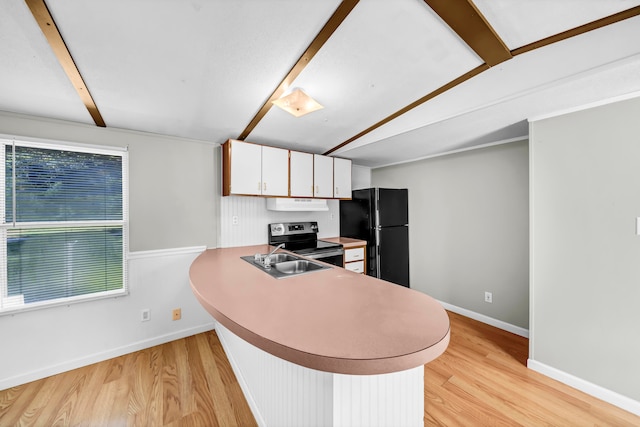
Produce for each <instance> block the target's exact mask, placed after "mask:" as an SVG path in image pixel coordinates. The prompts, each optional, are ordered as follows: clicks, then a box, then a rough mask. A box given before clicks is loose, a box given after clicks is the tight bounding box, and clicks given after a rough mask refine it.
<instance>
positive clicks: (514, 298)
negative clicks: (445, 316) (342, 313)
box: [372, 141, 529, 335]
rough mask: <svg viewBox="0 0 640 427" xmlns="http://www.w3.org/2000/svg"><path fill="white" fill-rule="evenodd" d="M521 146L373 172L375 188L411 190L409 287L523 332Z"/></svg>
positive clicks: (524, 189)
mask: <svg viewBox="0 0 640 427" xmlns="http://www.w3.org/2000/svg"><path fill="white" fill-rule="evenodd" d="M527 147H528V145H527V141H519V142H512V143H509V144H503V145H497V146H493V147H487V148H482V149H477V150H471V151H466V152H462V153H456V154H450V155H445V156H441V157H435V158H431V159H426V160H421V161H416V162H412V163H405V164H401V165H396V166H389V167H385V168H378V169H374V170H373V171H372V183H373V185H374V186H376V187H389V188H407V189H408V190H409V266H410V283H411V287H412V288H414V289H417V290H419V291H422V292H424V293H426V294H429V295H431V296H432V297H434V298H436V299H438V300H440V301H442V302H445V303H448V304H449V305H450V306H449V307H447V308H454V309H455V310H457V311H460V309H462V311H461V312H462V313H463V314H465V315H472V317H474V315H480V316H481V317H480V318H481V319H482V320H483V321H485V322H488V323H492V324H494V325H498V326H500V327H502V328H503V329H507V330H511V331H513V332H516V333H519V334H521V335H526V333H527V331H526V330H527V328H528V323H529V268H528V267H529V259H528V258H529V251H528V248H529V237H528V228H529V204H528V198H529V190H528V182H529V181H528V151H527V150H528V148H527ZM485 291H489V292H492V294H493V303H491V304H488V303H486V302H484V293H485ZM475 317H477V316H475Z"/></svg>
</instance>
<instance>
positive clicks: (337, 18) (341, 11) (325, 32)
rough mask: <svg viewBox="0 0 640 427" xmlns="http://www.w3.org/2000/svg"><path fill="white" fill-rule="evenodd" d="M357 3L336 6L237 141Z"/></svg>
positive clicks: (296, 75)
mask: <svg viewBox="0 0 640 427" xmlns="http://www.w3.org/2000/svg"><path fill="white" fill-rule="evenodd" d="M359 1H360V0H344V1H343V2H342V3H340V6H338V8H337V9H336V11H335V12H333V15H331V18H329V20H328V21H327V23H326V24H325V25H324V27H322V30H320V32H319V33H318V35H317V36H316V37H315V39H313V41H312V42H311V44H310V45H309V47H308V48H307V50H305V51H304V53H303V54H302V56H301V57H300V59H298V62H296V63H295V65H294V66H293V68H291V71H289V73H288V74H287V75H286V76H285V78H284V79H283V80H282V82H280V84H279V85H278V87H277V88H276V90H274V91H273V93H272V94H271V96H270V97H269V99H267V101H266V102H265V103H264V104H263V105H262V107H261V108H260V110H259V111H258V113H257V114H256V115H255V116H254V117H253V119H252V120H251V122H249V124H248V125H247V127H246V128H245V129H244V131H242V133H241V134H240V136H238V138H237V139H239V140H241V141H243V140H244V139H245V138H246V137H247V136H249V134H250V133H251V131H253V129H255V127H256V126H257V125H258V123H259V122H260V120H262V118H263V117H264V116H265V115H266V114H267V113H268V112H269V110H270V109H271V107H272V106H273V104H272V102H273V101H275V100H276V99H278V98H280V97H281V96H282V94H284V92H285V91H286V90H287V89H288V88H289V86H290V85H291V84H292V83H293V81H294V80H295V79H296V78H297V77H298V76H299V75H300V73H301V72H302V70H304V69H305V67H306V66H307V65H308V64H309V62H310V61H311V59H312V58H313V57H314V56H315V55H316V53H318V51H319V50H320V49H321V48H322V46H323V45H324V44H325V43H326V42H327V40H329V38H330V37H331V35H333V33H334V31H335V30H336V29H337V28H338V27H339V26H340V24H342V22H343V21H344V20H345V19H346V18H347V16H348V15H349V13H351V11H352V10H353V8H354V7H356V5H357V4H358V2H359Z"/></svg>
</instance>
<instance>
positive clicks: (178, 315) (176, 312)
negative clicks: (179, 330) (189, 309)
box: [172, 308, 182, 320]
mask: <svg viewBox="0 0 640 427" xmlns="http://www.w3.org/2000/svg"><path fill="white" fill-rule="evenodd" d="M172 317H173V320H180V319H182V310H181V309H179V308H174V309H173V312H172Z"/></svg>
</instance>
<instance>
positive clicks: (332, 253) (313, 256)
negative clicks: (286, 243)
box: [302, 249, 344, 260]
mask: <svg viewBox="0 0 640 427" xmlns="http://www.w3.org/2000/svg"><path fill="white" fill-rule="evenodd" d="M336 255H344V250H342V249H340V250H335V251H330V252H320V253H315V254H308V255H302V256H305V257H307V258H311V259H320V260H321V259H322V258H328V257H330V256H336Z"/></svg>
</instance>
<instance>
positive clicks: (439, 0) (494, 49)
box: [323, 0, 640, 155]
mask: <svg viewBox="0 0 640 427" xmlns="http://www.w3.org/2000/svg"><path fill="white" fill-rule="evenodd" d="M424 1H425V3H427V4H428V5H429V6H430V7H431V8H432V9H433V10H434V11H435V12H436V13H437V14H438V15H439V16H440V17H441V18H442V19H443V20H444V21H445V22H447V24H448V25H449V26H450V27H451V28H452V29H453V30H454V31H455V32H456V33H458V35H460V37H462V38H463V40H464V41H465V42H466V43H467V44H468V45H469V46H470V47H471V48H472V49H473V50H474V51H475V52H476V53H477V54H478V55H479V56H480V57H481V58H483V59H484V61H485V64H483V65H481V66H480V67H476V68H474V69H473V70H471V71H469V72H467V73H466V74H464V75H462V76H460V77H458V78H457V79H455V80H453V81H452V82H450V83H448V84H446V85H444V86H442V87H440V88H438V89H436V90H435V91H433V92H431V93H429V94H428V95H425V96H423V97H422V98H420V99H418V100H417V101H415V102H413V103H411V104H410V105H408V106H406V107H404V108H403V109H401V110H399V111H396V112H395V113H393V114H392V115H390V116H388V117H387V118H385V119H383V120H381V121H379V122H378V123H376V124H374V125H373V126H370V127H368V128H367V129H365V130H363V131H362V132H360V133H359V134H357V135H355V136H353V137H351V138H349V139H347V140H346V141H344V142H342V143H341V144H339V145H336V146H335V147H333V148H332V149H330V150H329V151H326V152H325V153H323V154H325V155H327V154H331V153H333V152H334V151H337V150H339V149H340V148H342V147H344V146H346V145H348V144H350V143H352V142H353V141H355V140H357V139H359V138H362V137H363V136H364V135H366V134H368V133H369V132H372V131H373V130H375V129H377V128H379V127H381V126H383V125H385V124H387V123H389V122H390V121H392V120H394V119H396V118H397V117H399V116H401V115H402V114H404V113H406V112H408V111H409V110H412V109H413V108H415V107H417V106H419V105H420V104H423V103H425V102H427V101H428V100H430V99H432V98H435V97H436V96H438V95H440V94H441V93H443V92H445V91H447V90H449V89H451V88H453V87H455V86H457V85H458V84H460V83H462V82H464V81H466V80H469V79H470V78H472V77H475V76H476V75H478V74H480V73H482V72H483V71H486V70H488V69H489V68H490V65H491V64H492V63H493V65H495V64H497V63H500V62H504V61H506V60H508V59H510V58H512V57H514V56H516V55H521V54H523V53H526V52H530V51H532V50H535V49H539V48H541V47H544V46H548V45H550V44H552V43H556V42H559V41H562V40H566V39H568V38H571V37H574V36H578V35H580V34H584V33H587V32H589V31H593V30H596V29H598V28H602V27H605V26H607V25H611V24H615V23H616V22H620V21H623V20H625V19H629V18H633V17H635V16H639V15H640V6H636V7H632V8H631V9H627V10H624V11H622V12H618V13H616V14H613V15H610V16H607V17H604V18H602V19H598V20H596V21H592V22H589V23H587V24H584V25H581V26H579V27H576V28H573V29H570V30H567V31H564V32H562V33H559V34H556V35H553V36H550V37H547V38H544V39H542V40H538V41H537V42H533V43H530V44H528V45H525V46H522V47H519V48H517V49H514V50H512V51H511V52H509V51H508V48H507V47H506V46H505V45H504V43H503V42H502V40H501V39H500V38H499V37H498V36H497V35H495V38H496V39H497V41H499V44H501V45H502V46H504V49H507V52H508V54H509V56H508V57H507V55H506V54H504V52H501V49H502V48H498V46H497V41H496V40H493V41H491V38H492V36H490V35H489V34H484V33H483V31H486V29H485V30H482V24H480V23H478V22H475V23H474V21H477V18H481V20H482V21H484V22H485V24H486V26H487V27H488V29H489V30H490V31H491V32H492V33H494V34H495V31H494V30H493V28H491V26H490V25H489V24H488V23H487V22H486V20H485V19H484V17H483V16H482V14H481V13H480V12H479V11H478V10H477V9H476V8H475V6H473V4H472V3H471V4H469V5H468V6H470V7H471V8H472V9H473V11H470V10H469V8H468V7H466V6H465V5H464V4H465V3H470V2H469V1H467V0H424ZM458 7H460V8H462V10H465V12H464V13H461V15H466V17H467V18H468V17H469V16H473V15H474V14H477V17H474V18H473V19H469V21H468V22H467V24H464V22H459V21H460V20H462V21H464V19H467V18H460V19H458V18H456V17H455V15H456V14H457V13H460V12H455V13H454V11H453V10H452V9H456V10H458V9H457V8H458ZM441 12H442V13H441ZM451 15H453V18H452V17H451ZM454 25H455V26H454ZM465 25H469V26H478V27H477V28H476V29H475V30H474V29H469V30H468V31H467V30H464V32H463V31H462V30H460V31H459V30H458V29H459V28H460V27H464V26H465ZM473 33H477V34H478V35H477V37H478V38H479V39H486V40H488V41H489V42H488V43H487V44H485V43H484V42H482V43H481V42H480V40H477V41H475V42H477V43H478V44H479V45H480V46H479V47H477V48H476V47H474V46H473V45H471V44H470V43H471V42H474V39H475V37H474V36H473V35H472V34H473ZM463 34H464V35H463ZM475 42H474V43H475ZM481 51H482V52H484V53H483V54H481V53H480V52H481ZM483 55H486V56H487V57H488V58H489V57H490V61H491V62H489V61H488V60H487V59H486V58H485V57H483ZM495 61H499V62H495Z"/></svg>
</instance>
